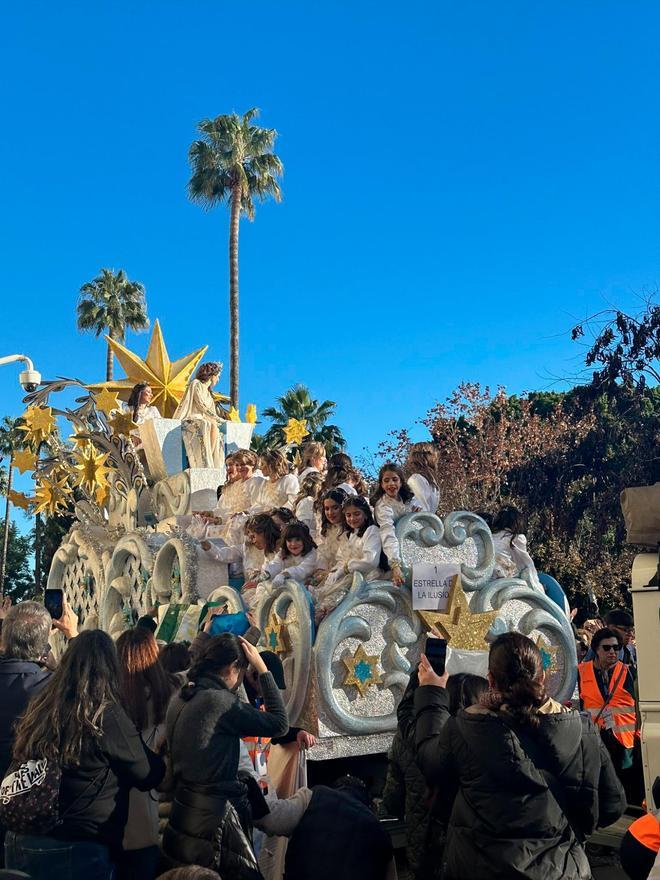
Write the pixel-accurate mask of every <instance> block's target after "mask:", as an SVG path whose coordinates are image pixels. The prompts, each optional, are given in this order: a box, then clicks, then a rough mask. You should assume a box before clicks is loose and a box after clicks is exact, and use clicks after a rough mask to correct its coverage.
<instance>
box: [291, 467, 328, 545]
mask: <svg viewBox="0 0 660 880" xmlns="http://www.w3.org/2000/svg"><path fill="white" fill-rule="evenodd" d="M322 485H323V475H322V474H320V473H319V472H318V471H310V472H309V473H308V474H307V476H306V477H305V478H304V479H303V480H301V482H300V492H299V493H298V497H297V498H296V506H295V507H294V513H295V516H296V519H297V520H298V521H299V522H302V523H305V525H306V526H307V528H308V529H309V533H310V535H311V536H312V539H313V540H314V541H316V539H317V536H318V534H319V530H320V525H321V524H320V514H319V510H318V499H319V497H320V495H321V486H322Z"/></svg>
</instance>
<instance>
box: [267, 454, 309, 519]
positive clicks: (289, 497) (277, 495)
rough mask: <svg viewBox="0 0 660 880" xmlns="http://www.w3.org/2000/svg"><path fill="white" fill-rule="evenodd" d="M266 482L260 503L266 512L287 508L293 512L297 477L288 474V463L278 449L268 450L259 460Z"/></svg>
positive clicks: (298, 489) (297, 488) (298, 488)
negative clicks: (276, 508)
mask: <svg viewBox="0 0 660 880" xmlns="http://www.w3.org/2000/svg"><path fill="white" fill-rule="evenodd" d="M259 464H260V465H261V471H262V473H263V475H264V477H266V478H267V480H268V482H267V483H264V485H263V492H262V502H263V504H264V507H265V509H266V510H269V509H272V508H275V507H288V508H289V510H293V508H294V506H295V503H296V496H297V495H298V492H299V491H300V484H299V482H298V477H297V476H296V475H295V474H291V473H289V462H288V461H287V460H286V458H285V456H284V455H283V454H282V453H281V452H280V451H279V449H269V450H268V451H267V452H264V453H263V455H262V456H261V457H260V459H259Z"/></svg>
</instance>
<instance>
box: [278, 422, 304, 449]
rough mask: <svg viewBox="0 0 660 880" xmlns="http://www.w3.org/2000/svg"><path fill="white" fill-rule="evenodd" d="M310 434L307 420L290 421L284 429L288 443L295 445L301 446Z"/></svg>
mask: <svg viewBox="0 0 660 880" xmlns="http://www.w3.org/2000/svg"><path fill="white" fill-rule="evenodd" d="M308 434H309V431H308V430H307V422H306V421H305V419H289V421H288V422H287V424H286V425H285V427H284V436H285V438H286V442H287V443H294V444H295V445H296V446H299V445H300V444H301V443H302V441H303V438H304V437H306V436H307V435H308Z"/></svg>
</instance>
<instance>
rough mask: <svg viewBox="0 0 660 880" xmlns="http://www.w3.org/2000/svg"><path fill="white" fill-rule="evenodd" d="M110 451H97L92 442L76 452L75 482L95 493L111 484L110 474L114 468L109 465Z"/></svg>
mask: <svg viewBox="0 0 660 880" xmlns="http://www.w3.org/2000/svg"><path fill="white" fill-rule="evenodd" d="M107 461H108V453H107V452H97V451H96V449H95V448H94V447H93V446H92V445H91V444H90V446H88V447H87V448H86V449H81V450H79V451H77V452H76V463H75V464H74V465H73V472H74V482H75V484H76V486H80V488H81V489H84V490H85V491H87V492H89V493H90V494H93V493H95V492H96V491H97V490H98V489H105V488H107V486H108V485H109V483H108V474H109V473H110V472H111V470H112V468H110V467H108V465H107Z"/></svg>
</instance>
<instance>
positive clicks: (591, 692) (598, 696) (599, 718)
mask: <svg viewBox="0 0 660 880" xmlns="http://www.w3.org/2000/svg"><path fill="white" fill-rule="evenodd" d="M578 670H579V673H580V698H581V699H582V705H583V706H584V708H585V710H586V711H587V712H589V713H590V714H591V718H592V720H593V721H594V722H595V723H596V724H597V725H598V726H599V727H601V728H603V729H604V728H605V718H606V717H607V716H608V715H609V714H611V716H612V719H613V721H614V727H613V728H612V733H613V734H614V736H615V737H616V739H617V740H618V741H619V742H620V743H621V745H622V746H623V747H624V748H626V749H632V747H633V745H634V743H635V729H636V727H637V717H636V715H635V698H634V697H633V695H632V694H630V693H629V692H628V691H627V690H626V688H625V683H626V678H627V676H628V674H629V673H628V667H627V666H626V665H625V663H622V662H621V661H620V660H617V663H616V666H615V667H614V669H613V670H612V672H611V674H610V683H609V691H608V693H609V694H610V698H609V700H608V701H607V703H606V702H605V698H604V697H603V695H602V693H601V692H600V688H599V687H598V682H597V681H596V673H595V670H594V662H593V660H587V661H585V662H584V663H580V665H579V666H578Z"/></svg>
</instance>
